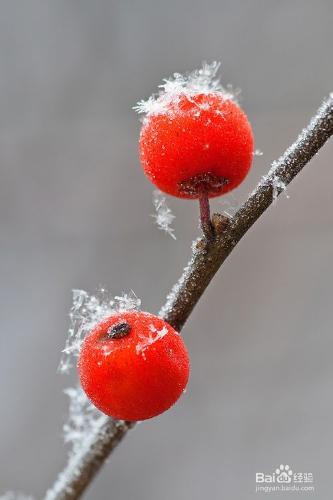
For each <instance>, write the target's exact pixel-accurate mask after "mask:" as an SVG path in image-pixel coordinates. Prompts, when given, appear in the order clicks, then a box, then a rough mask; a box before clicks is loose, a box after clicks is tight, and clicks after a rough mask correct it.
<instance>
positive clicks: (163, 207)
mask: <svg viewBox="0 0 333 500" xmlns="http://www.w3.org/2000/svg"><path fill="white" fill-rule="evenodd" d="M153 204H154V207H155V211H156V214H154V215H152V217H153V218H154V219H155V222H156V225H157V226H158V228H159V229H161V231H165V232H166V233H168V234H169V235H170V236H171V238H173V239H174V240H176V239H177V238H176V236H175V234H174V231H175V230H174V229H173V228H172V227H171V224H172V223H173V221H174V219H175V218H176V217H175V215H174V214H173V213H172V211H171V210H170V208H169V207H168V205H167V203H166V198H165V196H164V195H163V193H161V192H160V191H158V190H155V191H154V192H153Z"/></svg>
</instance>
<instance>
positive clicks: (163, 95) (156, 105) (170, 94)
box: [133, 61, 240, 116]
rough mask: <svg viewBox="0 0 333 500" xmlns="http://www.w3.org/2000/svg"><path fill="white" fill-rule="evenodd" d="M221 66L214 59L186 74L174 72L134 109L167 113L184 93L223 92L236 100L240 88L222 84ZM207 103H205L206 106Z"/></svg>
mask: <svg viewBox="0 0 333 500" xmlns="http://www.w3.org/2000/svg"><path fill="white" fill-rule="evenodd" d="M219 68H220V63H219V62H216V61H214V62H212V63H211V64H208V63H203V65H202V68H200V69H196V70H194V71H192V72H190V73H187V74H185V75H181V74H180V73H174V74H173V76H172V77H170V78H168V79H164V80H163V81H164V83H162V84H161V85H159V88H160V90H159V92H158V93H157V94H153V95H152V96H151V97H149V98H148V99H147V100H142V101H139V102H138V103H137V105H136V106H134V108H133V109H135V111H137V112H138V113H139V114H144V115H146V116H150V115H154V114H165V113H167V112H168V108H169V105H170V103H171V102H173V103H175V102H177V99H178V100H179V97H180V96H182V95H186V96H187V97H188V98H189V99H191V97H193V96H194V95H196V94H208V93H212V92H217V93H222V94H223V95H224V97H225V99H231V100H233V101H236V98H237V95H238V94H239V92H240V91H239V89H235V90H233V89H232V87H231V86H230V85H228V86H227V87H226V88H224V87H223V86H222V85H221V82H220V80H219V78H217V73H218V70H219ZM206 105H207V104H206V103H204V104H203V106H204V107H205V106H206ZM199 107H200V106H199Z"/></svg>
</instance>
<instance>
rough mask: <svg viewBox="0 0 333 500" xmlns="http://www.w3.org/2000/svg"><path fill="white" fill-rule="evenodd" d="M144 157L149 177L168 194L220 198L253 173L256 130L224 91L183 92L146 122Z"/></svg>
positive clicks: (141, 148)
mask: <svg viewBox="0 0 333 500" xmlns="http://www.w3.org/2000/svg"><path fill="white" fill-rule="evenodd" d="M160 99H162V97H161V98H160ZM157 102H158V101H157ZM140 158H141V163H142V165H143V168H144V171H145V174H146V175H147V177H148V178H149V179H150V180H151V181H152V182H153V183H154V184H155V185H156V186H157V187H158V188H159V189H160V190H161V191H164V192H165V193H168V194H171V195H174V196H177V197H179V198H198V197H199V191H200V190H201V189H204V190H205V191H206V192H207V193H208V196H209V197H210V198H211V197H214V196H219V195H221V194H223V193H226V192H228V191H231V190H232V189H234V188H235V187H237V186H238V185H239V184H240V183H241V182H242V180H243V179H244V178H245V176H246V175H247V173H248V171H249V169H250V166H251V163H252V158H253V134H252V129H251V125H250V123H249V121H248V119H247V116H246V115H245V113H244V112H243V111H242V110H241V108H240V107H239V106H238V105H237V104H236V103H235V102H234V101H233V100H232V99H231V98H230V96H228V95H225V94H223V93H222V92H209V93H197V94H189V95H187V94H186V93H180V94H178V95H175V96H173V97H172V99H170V101H169V102H168V103H167V104H166V105H164V106H161V109H160V110H158V109H157V110H156V111H155V112H151V113H150V114H149V113H148V115H147V117H146V118H145V119H144V122H143V126H142V129H141V134H140Z"/></svg>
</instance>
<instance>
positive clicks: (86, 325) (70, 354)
mask: <svg viewBox="0 0 333 500" xmlns="http://www.w3.org/2000/svg"><path fill="white" fill-rule="evenodd" d="M140 305H141V300H140V299H138V297H137V296H136V295H135V293H134V292H133V291H131V292H130V293H128V294H123V295H121V296H116V297H114V298H112V297H110V296H109V295H108V293H107V292H106V290H104V289H103V288H102V289H101V290H100V291H99V292H98V293H97V294H96V295H89V294H88V293H87V292H85V291H84V290H73V305H72V308H71V310H70V314H69V317H70V327H69V330H68V337H67V340H66V344H65V348H64V350H63V354H62V357H61V360H60V365H59V371H60V372H61V373H68V372H69V371H70V369H71V368H72V366H73V360H74V359H75V358H77V357H78V355H79V351H80V347H81V344H82V342H83V339H84V337H85V335H86V334H87V333H89V332H90V331H91V330H92V328H93V327H94V326H95V325H96V324H97V323H99V322H100V321H102V320H103V319H105V318H106V317H108V316H110V315H111V314H114V313H117V312H122V311H128V310H136V309H139V308H140Z"/></svg>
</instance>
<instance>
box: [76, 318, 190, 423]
mask: <svg viewBox="0 0 333 500" xmlns="http://www.w3.org/2000/svg"><path fill="white" fill-rule="evenodd" d="M189 369H190V363H189V356H188V353H187V349H186V347H185V344H184V342H183V340H182V338H181V336H180V335H179V334H178V333H177V332H176V331H175V330H174V329H173V328H172V327H171V326H170V325H169V324H168V323H166V322H165V321H163V320H162V319H161V318H158V317H157V316H153V315H152V314H149V313H144V312H138V311H127V312H122V313H119V314H115V315H112V316H110V317H108V318H106V319H105V320H104V321H102V322H101V323H99V324H98V325H97V326H96V327H95V328H94V329H93V330H92V331H91V333H90V334H89V335H88V336H87V337H86V338H85V339H84V342H83V344H82V347H81V351H80V356H79V362H78V370H79V376H80V381H81V385H82V387H83V389H84V391H85V393H86V395H87V396H88V398H89V399H90V401H91V402H92V403H93V404H94V405H95V406H96V407H97V408H98V409H99V410H101V411H102V412H103V413H105V414H107V415H110V416H112V417H114V418H118V419H121V420H129V421H135V420H145V419H148V418H152V417H155V416H156V415H159V414H160V413H163V412H164V411H166V410H167V409H169V408H170V407H171V406H172V405H173V404H174V403H175V402H176V401H177V400H178V398H179V397H180V396H181V394H182V393H183V392H184V390H185V387H186V384H187V381H188V377H189Z"/></svg>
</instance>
